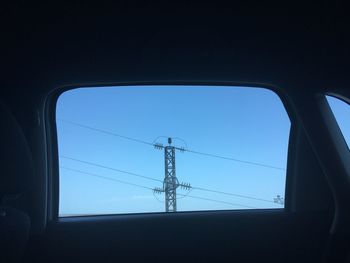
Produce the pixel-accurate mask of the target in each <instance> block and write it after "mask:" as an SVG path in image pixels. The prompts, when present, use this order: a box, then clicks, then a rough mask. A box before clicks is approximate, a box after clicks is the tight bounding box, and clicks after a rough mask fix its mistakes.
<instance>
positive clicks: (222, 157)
mask: <svg viewBox="0 0 350 263" xmlns="http://www.w3.org/2000/svg"><path fill="white" fill-rule="evenodd" d="M184 151H186V152H190V153H195V154H200V155H204V156H209V157H214V158H220V159H224V160H229V161H234V162H239V163H245V164H250V165H255V166H261V167H265V168H271V169H276V170H282V171H285V170H286V169H284V168H281V167H277V166H273V165H268V164H263V163H256V162H250V161H244V160H240V159H235V158H231V157H225V156H220V155H217V154H211V153H204V152H198V151H194V150H189V149H184Z"/></svg>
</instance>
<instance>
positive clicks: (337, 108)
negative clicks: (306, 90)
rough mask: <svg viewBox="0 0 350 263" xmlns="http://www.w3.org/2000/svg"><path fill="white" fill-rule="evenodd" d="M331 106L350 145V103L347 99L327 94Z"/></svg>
mask: <svg viewBox="0 0 350 263" xmlns="http://www.w3.org/2000/svg"><path fill="white" fill-rule="evenodd" d="M326 98H327V101H328V103H329V106H330V107H331V109H332V112H333V114H334V116H335V119H336V120H337V123H338V125H339V127H340V130H341V132H342V134H343V136H344V139H345V141H346V143H347V145H348V147H349V145H350V122H349V119H350V105H349V104H348V103H346V102H345V101H343V100H341V99H338V98H336V97H333V96H326Z"/></svg>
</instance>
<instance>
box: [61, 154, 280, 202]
mask: <svg viewBox="0 0 350 263" xmlns="http://www.w3.org/2000/svg"><path fill="white" fill-rule="evenodd" d="M60 157H61V158H64V159H68V160H73V161H76V162H80V163H85V164H89V165H92V166H96V167H101V168H104V169H108V170H111V171H116V172H121V173H125V174H128V175H132V176H136V177H140V178H144V179H149V180H152V181H157V182H160V183H163V181H162V180H159V179H155V178H152V177H148V176H144V175H141V174H136V173H132V172H129V171H125V170H120V169H116V168H112V167H109V166H105V165H101V164H97V163H93V162H87V161H84V160H80V159H76V158H72V157H68V156H65V155H60ZM190 187H191V189H194V190H200V191H206V192H212V193H217V194H224V195H229V196H235V197H241V198H246V199H251V200H257V201H262V202H268V203H274V204H276V203H275V202H274V201H270V200H267V199H263V198H258V197H253V196H248V195H241V194H234V193H229V192H223V191H218V190H213V189H208V188H204V187H196V186H192V185H191V186H190ZM152 190H154V189H153V188H152Z"/></svg>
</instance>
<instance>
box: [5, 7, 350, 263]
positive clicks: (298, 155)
mask: <svg viewBox="0 0 350 263" xmlns="http://www.w3.org/2000/svg"><path fill="white" fill-rule="evenodd" d="M0 12H1V28H2V30H1V35H2V37H1V41H0V42H1V44H0V45H1V64H2V70H1V93H0V116H1V129H0V134H1V136H0V141H1V150H0V152H1V158H0V161H1V168H2V169H1V179H0V180H1V182H0V197H1V209H0V261H1V262H350V224H349V223H350V209H349V204H350V152H349V148H348V146H347V144H346V141H345V139H344V137H343V135H342V132H341V130H340V127H339V126H338V124H337V122H336V119H335V117H334V115H333V113H332V111H331V109H330V107H329V106H328V104H327V101H326V98H325V95H327V94H331V95H333V96H335V97H338V98H340V99H342V100H343V101H344V102H346V103H349V102H350V89H349V84H350V83H349V78H348V74H347V73H348V72H349V46H350V42H349V40H350V35H349V32H350V31H349V26H348V25H349V24H348V23H347V20H348V18H347V16H348V14H347V11H346V8H345V5H343V3H342V2H341V1H318V2H315V3H314V4H306V3H303V4H300V5H296V4H295V3H293V4H287V3H283V2H280V3H279V4H273V5H267V4H266V3H262V2H261V3H259V4H257V5H253V4H251V3H247V2H246V3H244V4H234V3H230V4H227V5H224V4H223V5H219V4H213V3H212V4H210V5H209V4H206V3H204V2H203V3H201V2H199V3H196V4H195V3H190V2H187V1H186V2H182V3H180V2H179V3H176V4H175V3H174V4H169V3H167V4H165V3H148V2H147V1H146V2H145V3H142V4H136V3H131V2H127V1H125V2H120V3H114V4H113V5H111V6H109V5H107V4H103V3H102V2H101V3H99V4H98V5H97V4H94V5H93V4H89V3H87V2H81V3H73V2H71V3H62V2H61V3H56V4H54V3H49V2H47V3H43V4H40V5H39V4H35V3H32V2H24V1H13V2H12V3H10V4H4V5H2V10H1V11H0ZM139 84H145V85H146V84H171V85H172V84H178V85H182V84H193V85H198V84H201V85H253V86H254V85H265V86H266V85H267V86H269V87H273V88H274V89H277V90H279V92H280V94H281V96H282V97H283V100H284V103H285V105H286V108H287V111H288V113H289V115H290V116H291V119H292V127H291V133H290V141H289V150H288V151H289V152H288V164H287V182H286V195H285V207H284V209H277V210H273V209H271V210H270V209H266V210H265V209H260V210H254V209H253V210H227V211H210V212H181V213H154V214H152V213H151V214H135V215H105V216H84V217H71V218H60V217H59V216H58V206H57V203H58V201H57V200H58V190H57V189H58V186H57V185H58V154H57V138H56V136H57V135H56V128H55V127H56V122H55V117H54V111H55V101H56V100H57V97H58V96H59V94H60V93H61V92H62V91H64V90H69V89H74V88H77V87H81V86H94V87H97V86H108V85H116V86H118V85H139ZM349 120H350V118H349ZM257 132H258V131H257Z"/></svg>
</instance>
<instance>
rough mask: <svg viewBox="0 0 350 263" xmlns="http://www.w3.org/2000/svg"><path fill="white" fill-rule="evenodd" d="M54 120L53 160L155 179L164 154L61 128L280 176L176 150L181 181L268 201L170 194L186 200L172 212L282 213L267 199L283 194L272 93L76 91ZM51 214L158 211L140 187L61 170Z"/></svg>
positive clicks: (160, 200)
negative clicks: (169, 144)
mask: <svg viewBox="0 0 350 263" xmlns="http://www.w3.org/2000/svg"><path fill="white" fill-rule="evenodd" d="M57 119H58V120H57V128H58V144H59V154H60V155H61V156H67V157H72V158H75V159H79V160H83V161H87V162H93V163H97V164H100V165H104V166H108V167H112V168H116V169H120V170H124V171H129V172H132V173H136V174H140V175H144V176H148V177H153V178H156V179H159V180H163V178H164V154H163V151H161V150H156V149H154V148H153V147H152V146H150V145H146V144H142V143H137V142H134V141H130V140H126V139H123V138H119V137H116V136H111V135H108V134H104V133H101V132H97V131H93V130H91V129H86V128H83V127H79V126H77V125H73V124H71V123H67V122H63V121H62V120H67V121H72V122H76V123H79V124H82V125H87V126H90V127H94V128H97V129H101V130H106V131H110V132H113V133H116V134H120V135H124V136H128V137H132V138H136V139H140V140H143V141H147V142H151V143H152V142H153V141H154V140H155V139H156V138H157V137H158V136H170V137H179V138H181V139H183V140H185V141H186V143H187V147H188V148H189V149H192V150H195V151H200V152H205V153H211V154H217V155H221V156H225V157H230V158H236V159H240V160H245V161H250V162H256V163H261V164H266V165H271V166H276V167H280V168H282V170H278V169H271V168H266V167H262V166H256V165H250V164H246V163H240V162H235V161H230V160H225V159H220V158H213V157H208V156H203V155H197V154H194V153H190V152H184V153H180V152H177V153H176V171H177V177H178V180H179V181H180V182H188V183H191V185H192V186H196V187H203V188H208V189H213V190H219V191H223V192H228V193H233V194H238V195H246V196H250V197H256V198H261V199H265V200H268V201H272V202H263V201H258V200H252V199H247V198H242V197H237V196H229V195H225V194H219V193H211V192H205V191H200V190H196V189H195V190H192V191H191V192H190V193H188V191H186V190H181V189H178V193H179V194H183V195H186V194H188V196H187V197H184V196H179V199H178V210H179V211H189V210H217V209H248V208H249V207H255V208H281V207H283V206H281V205H278V204H274V203H273V199H274V198H275V197H276V196H277V195H281V196H284V190H285V175H286V172H285V171H284V170H283V169H285V168H286V163H287V150H288V149H287V148H288V140H289V130H290V120H289V118H288V115H287V113H286V111H285V109H284V107H283V105H282V103H281V101H280V99H279V98H278V96H277V95H276V94H274V93H273V92H272V91H269V90H266V89H261V88H245V87H208V86H143V87H142V86H133V87H131V86H129V87H105V88H101V87H99V88H80V89H75V90H71V91H67V92H65V93H64V94H62V95H61V96H60V97H59V100H58V104H57ZM158 142H162V143H165V140H164V139H163V138H160V139H159V140H158ZM174 144H175V145H177V146H180V147H181V146H185V145H184V143H183V142H182V141H181V140H174ZM59 162H60V165H61V166H62V167H66V168H72V169H77V170H79V171H83V172H88V173H92V174H95V175H99V176H104V177H109V178H114V179H117V180H121V181H123V182H129V183H133V184H137V185H141V186H145V187H149V188H154V187H162V184H161V182H157V181H152V180H148V179H144V178H140V177H136V176H131V175H129V174H125V173H121V172H116V171H111V170H108V169H104V168H101V167H95V166H92V165H88V164H83V163H80V162H77V161H73V160H69V159H66V158H62V157H60V159H59ZM193 196H194V197H200V198H205V199H211V200H216V201H222V202H216V201H211V200H203V199H198V198H194V197H193ZM156 197H157V198H156ZM240 205H242V206H240ZM59 209H60V214H61V215H71V214H96V213H97V214H105V213H107V214H113V213H137V212H163V211H164V195H162V194H158V195H156V196H154V194H153V193H152V191H151V190H149V189H144V188H140V187H137V186H132V185H128V184H123V183H120V182H117V181H111V180H106V179H103V178H99V177H94V176H91V175H87V174H83V173H79V172H76V171H72V170H67V169H65V168H60V206H59Z"/></svg>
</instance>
